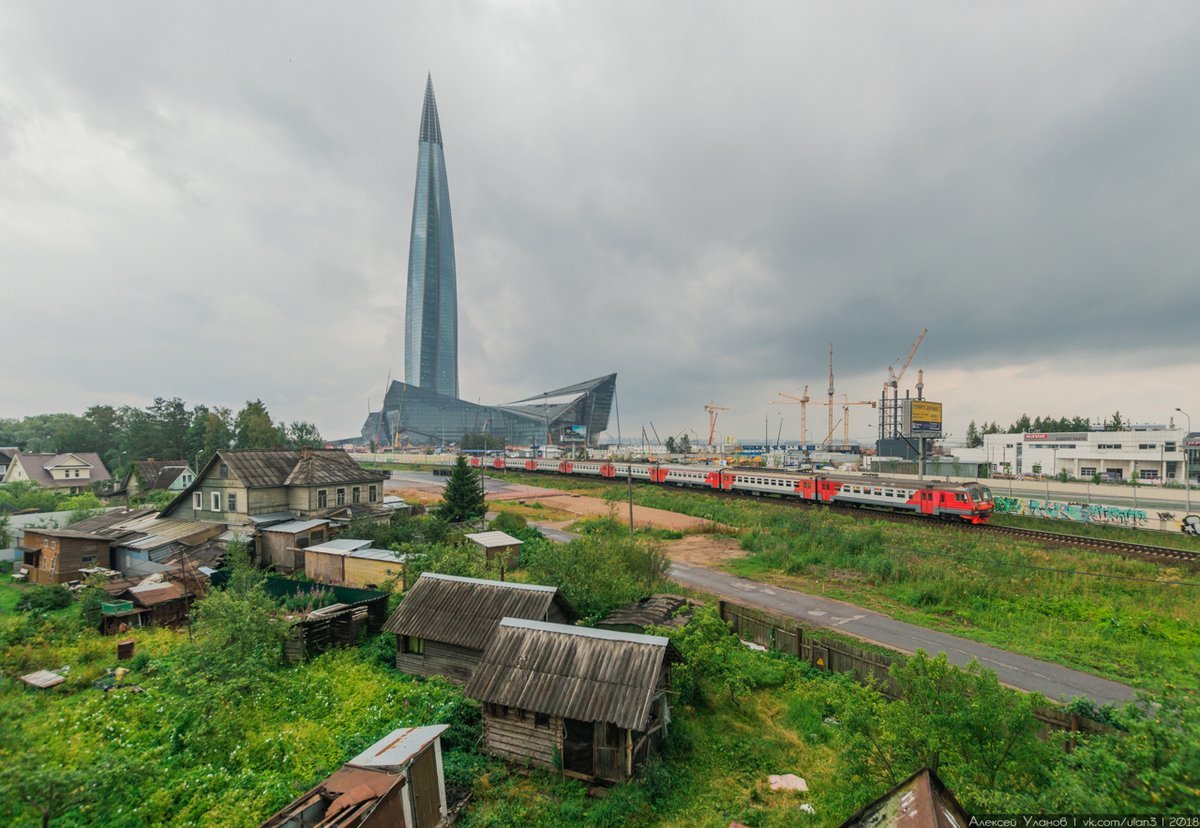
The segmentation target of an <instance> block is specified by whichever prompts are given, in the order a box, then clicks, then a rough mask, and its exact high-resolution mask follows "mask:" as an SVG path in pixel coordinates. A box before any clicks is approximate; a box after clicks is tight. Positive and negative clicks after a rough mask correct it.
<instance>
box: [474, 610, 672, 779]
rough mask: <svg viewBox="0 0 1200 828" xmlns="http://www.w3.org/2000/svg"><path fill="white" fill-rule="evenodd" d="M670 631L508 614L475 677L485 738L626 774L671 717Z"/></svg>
mask: <svg viewBox="0 0 1200 828" xmlns="http://www.w3.org/2000/svg"><path fill="white" fill-rule="evenodd" d="M679 658H680V656H679V652H678V650H676V649H675V647H674V645H672V644H671V642H670V640H669V639H667V638H662V637H659V636H651V635H637V634H635V633H623V632H615V631H612V630H597V629H589V628H587V627H570V626H566V625H563V624H547V623H543V622H539V621H525V620H521V619H516V618H505V619H504V620H502V621H501V622H500V624H499V626H498V627H497V628H496V633H495V635H494V636H493V637H492V640H491V642H490V643H489V644H488V647H487V650H486V651H485V652H484V654H483V657H482V659H480V662H479V666H478V667H476V668H475V673H474V675H472V677H471V680H470V681H469V682H468V683H467V689H466V695H467V696H468V697H469V698H472V699H476V700H478V701H480V702H482V703H483V738H484V748H485V749H486V750H487V751H488V752H489V753H493V754H495V755H496V756H500V757H503V758H505V759H508V760H510V761H513V762H519V763H522V764H525V763H529V764H533V765H539V766H541V767H544V768H555V767H556V766H557V763H558V762H561V765H562V770H563V773H565V774H567V775H568V776H573V777H577V778H580V779H586V780H597V779H601V780H605V781H609V782H620V781H622V780H625V779H628V778H629V777H631V776H633V773H634V769H635V768H636V767H637V765H638V764H639V763H641V762H642V761H644V760H645V759H646V757H647V756H649V755H650V754H651V753H652V752H654V751H656V750H657V749H658V748H659V747H660V746H661V744H662V739H663V737H664V736H665V734H666V728H667V723H668V722H669V721H670V709H669V706H668V703H667V694H668V692H669V691H670V687H671V680H670V665H671V664H672V663H674V662H676V661H678V660H679Z"/></svg>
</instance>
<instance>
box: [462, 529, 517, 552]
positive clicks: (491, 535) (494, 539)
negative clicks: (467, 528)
mask: <svg viewBox="0 0 1200 828" xmlns="http://www.w3.org/2000/svg"><path fill="white" fill-rule="evenodd" d="M465 537H466V539H467V540H469V541H474V542H475V543H477V544H479V545H480V546H482V547H483V548H484V549H495V548H496V547H499V546H514V545H515V546H520V545H521V544H523V543H524V542H525V541H523V540H520V539H519V538H514V537H513V536H512V535H509V534H507V533H505V532H500V531H492V532H475V533H474V534H470V535H466V536H465Z"/></svg>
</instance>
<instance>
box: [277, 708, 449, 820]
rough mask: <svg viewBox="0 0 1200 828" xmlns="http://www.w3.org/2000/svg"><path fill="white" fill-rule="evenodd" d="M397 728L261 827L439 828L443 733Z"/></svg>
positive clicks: (443, 800)
mask: <svg viewBox="0 0 1200 828" xmlns="http://www.w3.org/2000/svg"><path fill="white" fill-rule="evenodd" d="M446 727H447V726H446V725H433V726H430V727H405V728H400V729H399V730H394V731H392V732H391V733H389V734H388V735H387V736H385V737H384V738H383V739H380V740H379V741H378V742H376V743H375V744H374V745H372V746H371V747H369V748H367V749H366V750H364V751H363V752H362V753H360V754H359V755H358V756H355V757H354V758H353V759H351V760H350V761H349V762H347V763H346V764H345V765H343V766H342V767H341V768H340V769H339V770H337V771H336V772H334V774H333V775H332V776H330V777H329V778H328V779H326V780H325V781H324V782H322V783H320V784H319V785H317V786H316V787H314V788H311V789H310V790H308V791H306V792H305V793H303V794H301V795H300V796H299V797H297V798H296V799H294V800H293V801H292V802H290V803H289V804H288V805H286V806H284V807H283V808H282V809H281V810H279V811H278V812H276V813H275V814H274V815H272V816H271V817H269V818H268V819H267V820H266V821H265V822H263V823H262V824H261V826H260V828H434V826H437V825H441V824H442V823H443V821H444V820H445V819H446V815H447V809H446V783H445V778H444V776H443V770H442V745H441V734H442V732H443V731H445V730H446Z"/></svg>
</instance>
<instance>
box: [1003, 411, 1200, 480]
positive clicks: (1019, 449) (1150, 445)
mask: <svg viewBox="0 0 1200 828" xmlns="http://www.w3.org/2000/svg"><path fill="white" fill-rule="evenodd" d="M1185 451H1187V452H1190V453H1191V457H1190V458H1188V463H1187V467H1188V476H1189V477H1190V478H1191V479H1192V481H1193V482H1194V481H1195V480H1196V474H1197V472H1198V471H1200V435H1197V434H1195V433H1193V434H1188V433H1187V432H1186V431H1185V430H1183V429H1173V428H1167V427H1165V426H1160V425H1150V426H1146V427H1144V428H1136V427H1135V428H1134V429H1131V430H1129V431H1077V432H1060V433H1057V434H1054V433H1035V432H1027V433H1024V434H988V435H986V436H985V437H984V443H983V452H984V457H985V458H986V462H987V465H988V468H990V469H991V471H992V473H993V474H1006V473H1007V474H1014V475H1017V476H1023V475H1029V474H1040V475H1045V476H1046V477H1055V476H1057V475H1058V474H1060V473H1061V472H1066V474H1067V475H1068V476H1069V477H1073V478H1077V479H1080V480H1087V479H1091V478H1092V477H1094V476H1095V475H1099V476H1100V477H1101V478H1102V479H1104V480H1132V479H1135V478H1136V479H1137V480H1139V481H1141V482H1144V483H1151V484H1153V483H1178V484H1182V483H1183V480H1184V453H1185Z"/></svg>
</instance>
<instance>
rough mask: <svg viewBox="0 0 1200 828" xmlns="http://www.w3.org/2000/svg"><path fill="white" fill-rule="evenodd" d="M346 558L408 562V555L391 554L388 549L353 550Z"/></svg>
mask: <svg viewBox="0 0 1200 828" xmlns="http://www.w3.org/2000/svg"><path fill="white" fill-rule="evenodd" d="M346 557H348V558H370V559H371V560H375V561H388V562H390V563H400V562H401V561H406V560H408V555H402V554H400V553H399V552H393V551H392V550H390V549H375V548H371V549H355V550H354V551H353V552H351V553H350V554H349V555H347V556H346Z"/></svg>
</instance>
